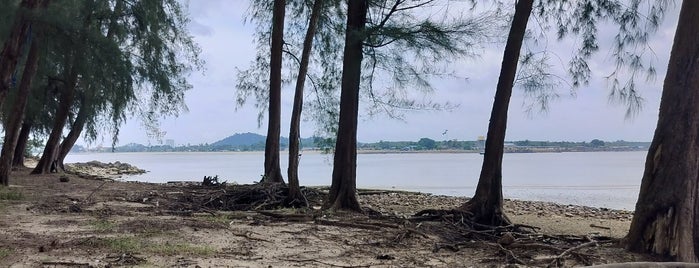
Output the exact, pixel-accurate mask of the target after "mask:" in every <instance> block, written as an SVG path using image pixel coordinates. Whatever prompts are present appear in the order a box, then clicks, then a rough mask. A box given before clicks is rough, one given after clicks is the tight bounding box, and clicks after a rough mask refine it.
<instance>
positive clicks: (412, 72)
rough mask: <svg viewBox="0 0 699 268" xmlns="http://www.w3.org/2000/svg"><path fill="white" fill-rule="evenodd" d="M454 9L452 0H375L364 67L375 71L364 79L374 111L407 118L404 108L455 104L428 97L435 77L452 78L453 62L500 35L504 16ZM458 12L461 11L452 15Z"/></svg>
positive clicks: (365, 39) (468, 9) (363, 85)
mask: <svg viewBox="0 0 699 268" xmlns="http://www.w3.org/2000/svg"><path fill="white" fill-rule="evenodd" d="M451 8H452V7H451V6H450V3H448V1H434V0H422V1H401V0H396V1H371V2H370V12H369V14H371V15H370V16H369V18H368V22H367V24H368V25H367V30H366V34H365V37H364V47H365V55H366V60H365V61H364V65H365V69H367V70H370V71H369V72H364V73H363V81H362V88H363V90H364V94H363V95H364V97H365V98H366V99H368V100H369V114H376V113H379V112H380V113H385V114H387V115H389V116H390V117H393V118H402V116H403V111H410V110H450V109H453V108H454V107H455V106H454V105H451V104H450V103H444V104H441V103H433V102H431V101H430V100H429V95H430V94H432V92H433V91H434V89H433V88H432V87H431V84H430V79H431V78H435V77H447V76H449V73H450V72H449V71H447V69H446V67H447V66H448V64H449V63H452V62H454V61H456V60H459V59H462V58H464V57H473V56H476V53H475V51H476V50H477V49H478V48H479V45H480V44H484V43H486V42H491V41H492V40H493V39H494V36H495V35H497V34H496V33H497V32H498V31H499V30H500V29H501V27H500V26H499V25H501V24H502V21H503V18H502V17H501V15H500V14H499V13H498V12H497V11H495V12H483V13H477V12H475V11H474V10H473V9H470V7H462V9H461V10H459V12H457V11H455V10H450V9H451ZM447 11H449V12H447ZM425 13H428V14H430V15H429V16H425V15H424V14H425ZM454 13H457V14H462V15H460V16H450V14H454ZM463 14H467V15H463ZM418 100H420V101H418Z"/></svg>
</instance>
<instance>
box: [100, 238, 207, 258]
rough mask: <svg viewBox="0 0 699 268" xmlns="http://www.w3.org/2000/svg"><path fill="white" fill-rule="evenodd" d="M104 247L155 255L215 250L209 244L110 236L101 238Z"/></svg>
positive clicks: (201, 254)
mask: <svg viewBox="0 0 699 268" xmlns="http://www.w3.org/2000/svg"><path fill="white" fill-rule="evenodd" d="M102 244H103V246H104V247H107V248H109V249H110V250H113V251H118V252H132V253H151V254H157V255H197V256H210V255H213V254H214V253H215V252H216V250H215V249H214V248H212V247H209V246H199V245H193V244H187V243H164V244H160V243H153V242H151V241H147V240H144V239H141V238H137V237H112V238H104V239H103V240H102Z"/></svg>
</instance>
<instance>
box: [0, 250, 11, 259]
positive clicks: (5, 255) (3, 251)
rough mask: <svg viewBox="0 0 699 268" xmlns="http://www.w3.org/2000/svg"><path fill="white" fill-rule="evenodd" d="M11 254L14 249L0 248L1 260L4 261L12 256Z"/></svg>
mask: <svg viewBox="0 0 699 268" xmlns="http://www.w3.org/2000/svg"><path fill="white" fill-rule="evenodd" d="M11 253H12V249H9V248H0V260H2V259H4V258H5V257H7V256H10V254H11Z"/></svg>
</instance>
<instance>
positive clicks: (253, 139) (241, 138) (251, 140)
mask: <svg viewBox="0 0 699 268" xmlns="http://www.w3.org/2000/svg"><path fill="white" fill-rule="evenodd" d="M265 140H266V137H265V136H262V135H260V134H256V133H250V132H248V133H236V134H233V135H232V136H228V137H226V138H224V139H222V140H219V141H217V142H214V143H212V144H211V145H213V146H231V147H239V146H250V145H255V144H259V143H262V144H264V143H265Z"/></svg>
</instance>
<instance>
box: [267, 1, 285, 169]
mask: <svg viewBox="0 0 699 268" xmlns="http://www.w3.org/2000/svg"><path fill="white" fill-rule="evenodd" d="M285 8H286V1H285V0H274V7H273V11H272V13H273V14H272V45H271V58H270V74H269V82H270V86H269V124H268V125H267V141H266V143H265V175H264V176H263V177H262V182H269V183H284V178H282V170H281V167H280V166H279V150H280V148H279V138H280V135H281V118H282V46H283V45H284V13H285V10H284V9H285Z"/></svg>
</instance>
